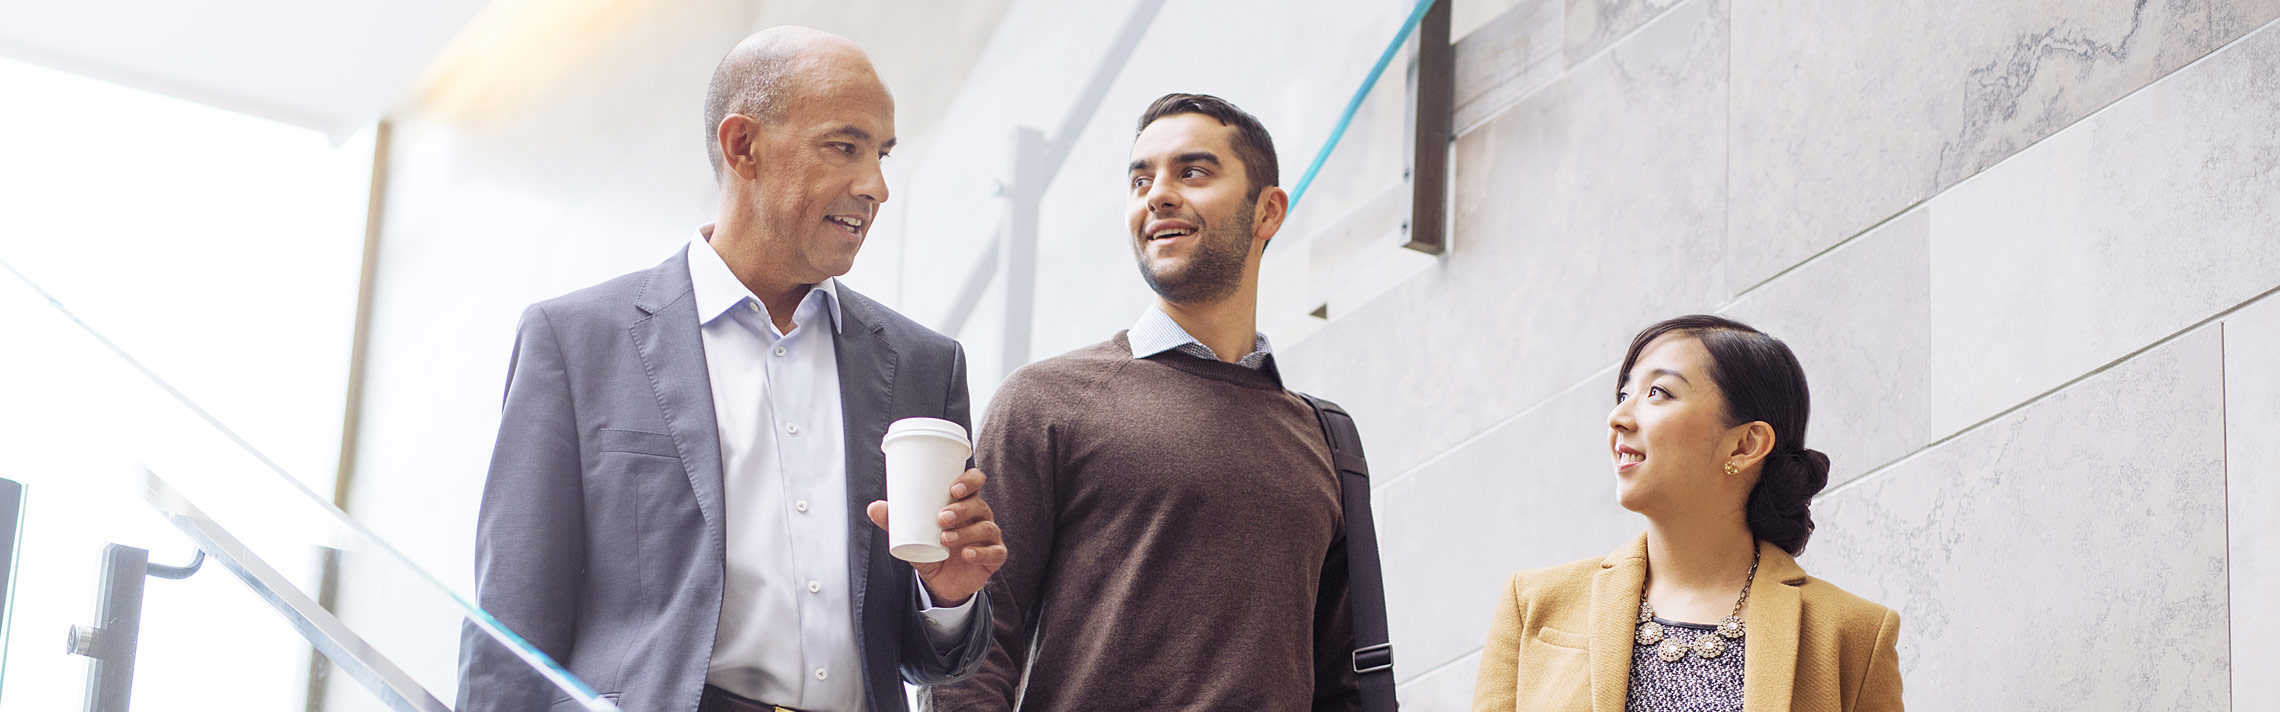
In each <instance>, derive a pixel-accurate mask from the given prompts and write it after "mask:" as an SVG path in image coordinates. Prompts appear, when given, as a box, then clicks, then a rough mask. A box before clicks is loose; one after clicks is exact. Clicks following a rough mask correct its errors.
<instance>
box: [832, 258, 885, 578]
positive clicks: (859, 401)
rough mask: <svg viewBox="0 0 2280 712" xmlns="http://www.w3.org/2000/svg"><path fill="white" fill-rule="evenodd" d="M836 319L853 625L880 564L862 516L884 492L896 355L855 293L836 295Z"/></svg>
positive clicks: (873, 531)
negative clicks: (884, 446)
mask: <svg viewBox="0 0 2280 712" xmlns="http://www.w3.org/2000/svg"><path fill="white" fill-rule="evenodd" d="M839 307H840V318H841V319H842V320H843V321H844V322H845V323H844V324H842V325H841V328H840V329H839V330H838V331H836V332H835V335H834V336H833V337H832V338H833V340H834V344H835V347H836V349H837V350H838V356H837V363H838V365H839V410H840V416H841V418H842V419H843V420H844V427H843V432H845V433H846V434H847V442H846V448H847V507H848V512H849V513H850V515H851V516H849V517H848V529H849V532H848V534H849V538H848V540H847V573H848V583H849V584H850V585H852V586H853V587H854V588H853V592H854V594H855V595H854V603H855V620H857V621H862V620H864V618H863V603H864V598H865V593H866V591H867V590H868V589H869V585H870V570H871V565H872V563H873V562H875V561H877V560H878V558H877V557H876V556H874V555H873V553H872V551H871V548H872V544H873V540H874V539H875V538H876V537H875V536H874V535H875V534H876V533H877V529H878V527H875V526H872V524H871V518H870V517H869V516H867V515H865V514H864V513H863V510H864V508H865V507H866V506H868V505H869V504H870V503H871V500H874V499H881V498H884V497H885V496H886V492H887V467H886V460H885V458H886V455H885V454H883V453H882V452H880V450H879V441H880V440H881V439H884V438H885V437H886V436H887V421H889V420H891V419H893V415H894V383H895V361H896V354H895V349H894V345H893V344H890V343H888V342H887V337H886V334H885V333H884V331H885V329H884V327H882V326H881V325H880V324H879V320H878V319H877V317H876V316H875V315H873V314H871V302H870V300H868V299H865V298H863V297H862V296H861V295H858V294H856V293H855V292H854V290H850V289H847V288H845V286H844V285H842V286H841V288H840V289H839Z"/></svg>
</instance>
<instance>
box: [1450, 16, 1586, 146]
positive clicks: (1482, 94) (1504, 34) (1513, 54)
mask: <svg viewBox="0 0 2280 712" xmlns="http://www.w3.org/2000/svg"><path fill="white" fill-rule="evenodd" d="M1565 8H1566V6H1565V4H1564V3H1563V2H1562V0H1520V2H1518V3H1515V4H1514V5H1513V6H1512V7H1511V8H1510V9H1507V10H1505V11H1504V12H1503V13H1502V14H1499V15H1497V16H1496V17H1495V18H1494V19H1492V20H1489V21H1488V24H1485V25H1482V26H1481V28H1480V29H1479V30H1478V31H1476V32H1473V33H1472V34H1470V35H1466V36H1465V37H1464V39H1461V40H1457V44H1456V49H1455V50H1454V53H1455V56H1456V65H1457V66H1456V79H1455V82H1454V83H1455V85H1456V108H1455V116H1454V118H1452V119H1451V120H1450V124H1451V125H1452V126H1453V127H1454V129H1455V133H1456V134H1457V135H1463V134H1465V133H1466V132H1468V131H1470V130H1472V129H1473V128H1475V127H1477V126H1479V125H1480V124H1481V123H1482V122H1485V121H1487V120H1488V119H1489V118H1490V117H1493V116H1495V115H1496V114H1497V112H1500V111H1503V110H1504V109H1505V108H1507V107H1510V106H1512V104H1513V103H1514V102H1517V101H1519V100H1520V99H1521V98H1522V97H1525V96H1527V95H1528V94H1530V93H1532V92H1534V91H1535V90H1537V89H1540V88H1543V86H1544V85H1546V84H1550V83H1551V82H1552V80H1553V79H1557V78H1559V76H1560V73H1561V72H1564V71H1566V70H1567V62H1566V61H1565V59H1564V58H1565V55H1563V54H1562V53H1561V49H1562V43H1561V41H1560V38H1561V37H1563V36H1565V35H1564V34H1563V30H1564V29H1565V27H1564V26H1563V23H1562V21H1561V18H1562V17H1564V16H1565V14H1564V10H1565Z"/></svg>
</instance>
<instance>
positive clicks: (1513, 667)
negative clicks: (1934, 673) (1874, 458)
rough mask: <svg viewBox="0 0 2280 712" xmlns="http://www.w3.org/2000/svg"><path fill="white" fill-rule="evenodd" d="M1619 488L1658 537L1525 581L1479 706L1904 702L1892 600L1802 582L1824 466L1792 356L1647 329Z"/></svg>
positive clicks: (1627, 405) (1639, 342)
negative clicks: (1802, 558) (1811, 441)
mask: <svg viewBox="0 0 2280 712" xmlns="http://www.w3.org/2000/svg"><path fill="white" fill-rule="evenodd" d="M1616 379H1617V380H1616V384H1615V407H1614V409H1613V410H1612V411H1611V412H1609V413H1608V416H1607V426H1608V435H1607V438H1608V452H1609V456H1610V457H1611V458H1612V460H1613V466H1614V470H1615V478H1616V498H1617V500H1618V501H1619V502H1620V503H1621V504H1622V506H1623V507H1624V508H1625V509H1629V510H1632V511H1635V512H1638V513H1640V514H1642V515H1645V516H1646V518H1647V531H1646V532H1645V533H1644V534H1642V535H1640V536H1639V537H1638V538H1637V539H1634V540H1633V541H1632V542H1631V543H1630V544H1628V545H1626V546H1623V547H1621V548H1618V549H1616V550H1615V552H1614V553H1612V554H1609V555H1608V556H1607V557H1605V558H1603V559H1589V560H1585V561H1578V562H1575V563H1571V564H1567V565H1564V566H1557V567H1553V568H1549V569H1540V570H1536V571H1526V572H1521V573H1519V574H1516V575H1514V576H1513V577H1512V580H1511V583H1510V585H1509V586H1508V587H1507V588H1506V590H1505V592H1504V596H1503V600H1502V601H1500V602H1499V603H1498V605H1497V609H1496V612H1495V615H1496V623H1495V626H1494V629H1493V630H1492V631H1491V632H1490V634H1489V639H1488V644H1487V649H1486V651H1484V652H1483V654H1482V656H1481V669H1480V679H1479V684H1478V687H1477V688H1476V690H1475V697H1474V704H1475V708H1476V709H1479V710H1511V709H1515V708H1517V709H1527V710H1538V709H1554V710H1580V709H1595V708H1596V709H1612V708H1614V707H1617V706H1621V707H1623V708H1624V709H1628V710H1739V709H1745V708H1747V709H1846V710H1883V709H1899V708H1900V671H1899V663H1898V657H1897V653H1896V651H1895V646H1896V645H1897V641H1898V633H1899V618H1898V616H1897V615H1895V614H1894V613H1893V612H1892V611H1891V610H1890V609H1887V608H1885V607H1883V606H1880V605H1877V604H1876V603H1873V602H1870V601H1868V600H1866V599H1862V598H1860V597H1857V596H1854V595H1852V594H1850V593H1846V592H1845V591H1844V590H1842V589H1839V588H1837V587H1836V586H1834V585H1831V584H1829V583H1828V582H1825V581H1821V580H1819V579H1814V578H1812V577H1810V576H1807V575H1806V574H1805V571H1804V569H1802V568H1800V567H1799V566H1798V565H1797V560H1796V559H1795V558H1794V557H1795V556H1796V555H1797V554H1800V553H1802V552H1803V551H1804V550H1805V542H1806V540H1807V539H1808V538H1809V537H1811V535H1812V533H1813V518H1812V515H1811V513H1810V506H1811V504H1812V497H1813V495H1814V494H1815V493H1817V492H1819V491H1820V490H1821V488H1822V487H1823V486H1824V485H1826V484H1827V483H1828V473H1829V458H1828V456H1826V455H1823V454H1822V453H1821V452H1819V451H1817V450H1812V449H1808V448H1806V447H1805V426H1806V419H1807V416H1808V415H1810V413H1811V411H1812V404H1811V397H1810V395H1809V391H1808V390H1807V388H1806V384H1805V371H1804V368H1803V367H1801V366H1800V365H1799V364H1798V362H1797V357H1796V356H1795V355H1794V354H1792V353H1791V352H1790V350H1789V347H1788V346H1787V345H1785V344H1783V343H1782V342H1781V341H1780V340H1779V339H1775V338H1773V337H1771V336H1768V335H1766V334H1765V333H1764V332H1760V331H1758V330H1756V329H1752V328H1750V327H1749V326H1748V325H1745V324H1742V323H1740V322H1737V321H1733V320H1731V319H1726V318H1722V317H1716V316H1707V315H1693V316H1683V317H1678V318H1675V319H1670V320H1666V321H1663V322H1660V323H1657V324H1655V325H1653V326H1649V327H1647V328H1646V329H1644V330H1642V331H1640V332H1639V334H1638V336H1636V337H1634V338H1633V339H1632V340H1631V347H1630V350H1629V351H1628V352H1627V353H1625V354H1624V357H1623V365H1622V367H1621V368H1620V369H1618V370H1617V371H1616Z"/></svg>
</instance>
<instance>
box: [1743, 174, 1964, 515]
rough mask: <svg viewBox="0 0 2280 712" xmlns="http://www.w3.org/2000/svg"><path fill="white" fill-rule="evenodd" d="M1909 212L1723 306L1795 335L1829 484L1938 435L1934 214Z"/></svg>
mask: <svg viewBox="0 0 2280 712" xmlns="http://www.w3.org/2000/svg"><path fill="white" fill-rule="evenodd" d="M1925 213H1926V211H1924V210H1922V209H1917V210H1912V211H1909V212H1907V213H1903V214H1901V215H1900V217H1898V218H1894V219H1893V220H1892V221H1891V222H1888V223H1885V224H1884V225H1881V226H1878V227H1877V228H1876V229H1875V230H1874V231H1871V232H1869V233H1868V234H1866V235H1862V236H1860V237H1859V238H1858V239H1855V240H1853V241H1851V242H1848V243H1845V245H1844V246H1842V247H1839V248H1837V249H1836V250H1833V251H1831V252H1829V253H1827V254H1824V255H1822V256H1821V257H1820V258H1818V259H1815V260H1813V261H1811V262H1807V263H1805V264H1804V265H1802V266H1799V267H1798V268H1797V269H1796V270H1793V271H1791V272H1790V273H1789V274H1788V275H1786V276H1784V277H1782V278H1781V279H1778V280H1774V281H1772V282H1768V283H1766V285H1765V286H1763V287H1760V288H1758V289H1757V290H1756V291H1752V292H1750V293H1749V294H1747V295H1745V296H1743V297H1742V299H1741V300H1740V301H1738V302H1736V303H1734V304H1732V305H1730V306H1728V307H1727V308H1726V309H1725V310H1724V311H1723V313H1724V314H1725V315H1726V316H1729V317H1733V318H1735V319H1738V320H1740V321H1742V322H1745V323H1748V324H1749V325H1751V326H1754V327H1757V328H1758V329H1759V330H1761V331H1764V332H1766V333H1768V334H1772V335H1773V336H1774V337H1776V338H1779V339H1781V340H1782V341H1784V342H1786V343H1788V344H1789V349H1790V350H1791V351H1792V352H1795V353H1796V354H1797V360H1798V362H1799V363H1801V364H1803V365H1804V367H1805V379H1806V382H1807V384H1808V385H1809V386H1810V388H1811V391H1812V395H1813V414H1812V419H1811V423H1810V425H1809V427H1808V428H1807V429H1806V434H1805V445H1806V446H1807V447H1811V448H1813V449H1816V450H1820V451H1822V452H1824V453H1827V454H1828V455H1829V484H1830V485H1831V486H1835V485H1837V484H1840V483H1843V482H1844V481H1846V480H1849V479H1852V478H1853V477H1855V476H1858V475H1860V474H1861V473H1864V472H1867V471H1869V470H1871V469H1875V468H1876V467H1878V466H1880V465H1884V464H1886V463H1889V462H1892V461H1893V460H1896V459H1899V458H1900V457H1901V456H1903V455H1906V454H1908V453H1910V452H1913V451H1915V450H1916V449H1917V448H1920V447H1923V446H1924V444H1926V443H1928V442H1930V441H1931V439H1932V437H1933V436H1932V427H1931V412H1932V404H1931V382H1930V378H1931V358H1932V354H1931V350H1930V349H1931V346H1930V338H1929V337H1930V336H1931V328H1932V323H1931V322H1932V319H1931V302H1930V299H1931V289H1930V286H1929V280H1930V265H1929V260H1930V256H1931V245H1930V237H1931V235H1930V228H1931V221H1930V218H1929V216H1928V215H1926V214H1925Z"/></svg>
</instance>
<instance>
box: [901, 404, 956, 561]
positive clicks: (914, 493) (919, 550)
mask: <svg viewBox="0 0 2280 712" xmlns="http://www.w3.org/2000/svg"><path fill="white" fill-rule="evenodd" d="M879 447H880V449H881V450H883V451H885V453H886V456H887V553H889V554H893V555H894V557H895V558H897V559H902V560H904V561H910V562H915V563H921V564H926V563H933V562H936V561H941V560H943V559H947V558H950V550H949V549H948V548H947V547H944V546H942V522H941V520H939V519H937V518H936V517H938V516H940V513H941V511H942V508H943V507H944V506H946V505H948V504H950V484H951V483H952V482H956V481H957V480H958V476H959V475H962V474H965V472H966V457H967V456H968V455H971V454H973V446H972V445H970V444H968V442H967V440H966V429H965V428H963V427H960V426H959V425H958V424H957V423H953V422H950V421H947V420H942V419H940V418H904V419H902V420H897V421H895V422H894V424H893V425H889V426H887V437H886V439H884V440H882V441H880V443H879Z"/></svg>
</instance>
